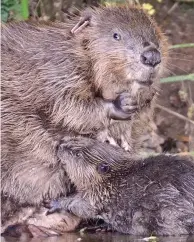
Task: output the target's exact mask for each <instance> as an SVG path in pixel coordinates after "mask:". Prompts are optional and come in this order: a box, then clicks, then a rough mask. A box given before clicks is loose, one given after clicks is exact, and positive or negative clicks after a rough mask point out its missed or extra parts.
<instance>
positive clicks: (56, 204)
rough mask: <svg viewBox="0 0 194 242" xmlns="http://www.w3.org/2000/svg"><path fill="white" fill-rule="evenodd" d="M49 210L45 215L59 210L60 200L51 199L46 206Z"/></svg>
mask: <svg viewBox="0 0 194 242" xmlns="http://www.w3.org/2000/svg"><path fill="white" fill-rule="evenodd" d="M47 208H49V210H48V211H47V212H46V215H49V214H52V213H55V212H59V211H60V210H61V206H60V202H59V201H51V202H50V204H49V206H47Z"/></svg>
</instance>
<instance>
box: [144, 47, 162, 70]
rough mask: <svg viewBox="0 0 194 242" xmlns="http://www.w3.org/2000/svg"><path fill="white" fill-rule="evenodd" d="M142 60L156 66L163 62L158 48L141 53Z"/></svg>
mask: <svg viewBox="0 0 194 242" xmlns="http://www.w3.org/2000/svg"><path fill="white" fill-rule="evenodd" d="M141 62H142V63H143V64H144V65H148V66H151V67H155V66H156V65H158V64H159V63H160V62H161V56H160V52H159V51H158V50H157V49H156V48H152V49H148V50H146V51H144V52H143V54H142V55H141Z"/></svg>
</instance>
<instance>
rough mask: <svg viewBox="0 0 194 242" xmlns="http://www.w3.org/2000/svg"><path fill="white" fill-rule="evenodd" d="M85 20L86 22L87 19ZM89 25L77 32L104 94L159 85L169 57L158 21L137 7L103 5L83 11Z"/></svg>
mask: <svg viewBox="0 0 194 242" xmlns="http://www.w3.org/2000/svg"><path fill="white" fill-rule="evenodd" d="M84 20H85V22H84ZM82 21H83V22H84V23H86V27H84V29H83V30H82V31H81V33H78V34H77V35H78V36H79V37H80V38H81V39H82V41H83V45H84V46H85V49H86V50H88V53H89V56H90V58H91V60H92V64H93V70H94V73H93V75H94V78H95V83H94V85H95V87H96V88H97V89H98V91H99V92H100V93H101V95H102V96H103V97H104V98H108V99H109V98H110V99H111V98H115V96H116V95H117V93H119V92H122V91H127V90H129V89H130V90H131V89H132V91H133V92H134V95H135V94H136V91H137V90H138V89H140V88H142V87H145V86H149V87H150V86H152V87H154V88H155V84H156V83H157V81H158V79H159V77H160V75H161V74H162V73H163V69H164V65H165V62H166V61H165V59H166V57H167V46H166V40H165V38H164V36H163V35H162V33H161V32H160V30H159V28H158V26H157V25H156V23H155V22H154V21H153V20H152V19H151V18H150V17H149V16H148V15H147V14H146V13H145V12H144V11H143V10H142V9H140V8H137V7H127V6H125V7H104V8H103V7H100V8H95V9H89V10H86V11H85V12H83V13H82Z"/></svg>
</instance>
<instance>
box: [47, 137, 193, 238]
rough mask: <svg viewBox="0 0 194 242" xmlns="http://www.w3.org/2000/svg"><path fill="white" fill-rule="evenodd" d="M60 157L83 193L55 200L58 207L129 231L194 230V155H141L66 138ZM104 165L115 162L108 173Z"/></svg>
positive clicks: (174, 232) (166, 232)
mask: <svg viewBox="0 0 194 242" xmlns="http://www.w3.org/2000/svg"><path fill="white" fill-rule="evenodd" d="M58 155H59V157H60V158H61V161H62V162H63V163H64V165H65V167H66V170H67V173H68V175H69V177H70V179H71V180H72V182H74V183H75V185H76V187H77V193H76V194H75V195H72V196H70V197H66V198H60V199H59V200H58V201H54V202H52V203H51V206H52V209H53V208H54V209H56V208H62V209H65V210H66V209H68V211H71V212H72V213H73V214H75V215H78V216H80V217H81V218H86V219H89V218H102V219H104V221H105V222H106V223H108V224H110V225H111V226H112V228H113V229H115V230H117V231H119V232H122V233H127V234H133V235H144V236H150V235H181V234H194V160H193V159H192V160H189V159H187V158H185V157H178V156H168V155H158V156H153V157H148V158H145V159H139V158H137V157H130V156H129V154H128V153H126V152H124V151H123V150H122V149H121V148H119V147H118V148H116V147H112V146H110V145H108V144H102V143H99V142H97V141H94V140H90V139H84V138H75V139H70V140H65V141H64V143H63V144H62V145H61V146H60V148H59V152H58ZM102 164H103V165H105V164H106V165H108V166H109V170H108V172H107V173H103V172H102V171H101V170H99V167H100V165H102ZM83 170H84V171H86V172H83Z"/></svg>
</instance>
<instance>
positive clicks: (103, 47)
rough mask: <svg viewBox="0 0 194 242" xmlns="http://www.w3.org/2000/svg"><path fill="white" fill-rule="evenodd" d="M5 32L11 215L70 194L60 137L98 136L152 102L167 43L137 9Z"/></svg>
mask: <svg viewBox="0 0 194 242" xmlns="http://www.w3.org/2000/svg"><path fill="white" fill-rule="evenodd" d="M1 38H2V41H1V44H2V46H1V51H2V53H1V54H2V88H1V89H2V169H1V173H2V182H1V185H2V186H1V192H2V196H4V197H5V199H3V201H6V203H4V202H3V203H2V206H3V210H4V211H5V213H4V217H3V221H9V219H10V218H13V217H14V216H13V215H14V213H15V210H17V211H18V209H19V208H21V209H22V208H23V207H26V206H28V205H30V206H40V205H41V204H42V202H43V201H44V199H55V198H57V197H58V196H60V195H66V194H67V193H68V192H69V190H70V181H69V179H68V177H67V176H66V173H65V171H64V169H62V168H61V165H60V163H59V160H58V159H57V156H56V146H57V144H58V142H59V141H60V140H61V138H63V137H65V136H69V135H71V133H73V134H75V135H76V134H81V135H89V136H93V137H94V138H95V137H96V136H98V134H99V132H101V131H103V130H104V129H105V128H107V129H108V127H109V123H110V120H111V119H118V120H121V119H122V120H127V119H131V117H132V115H133V114H134V112H141V110H142V108H141V107H143V106H145V105H144V104H145V103H149V101H150V100H151V99H152V97H153V93H155V89H156V86H157V85H156V80H157V79H158V77H159V75H160V74H161V73H162V70H163V67H164V63H165V56H166V41H165V39H164V37H163V35H162V34H161V32H160V31H159V28H158V27H157V25H156V24H155V23H154V22H153V21H152V20H151V19H150V18H149V17H148V16H147V15H146V14H145V13H144V12H143V11H142V10H141V9H139V8H135V7H131V8H129V7H109V8H95V9H93V10H92V9H90V10H89V11H85V12H83V13H82V14H81V19H79V17H75V19H73V20H70V21H69V23H67V24H61V23H52V24H51V23H49V24H46V23H45V24H40V23H30V22H20V23H10V24H8V25H4V26H2V33H1ZM152 83H153V84H152ZM150 85H151V86H150ZM140 90H141V91H140ZM142 90H146V95H145V96H146V97H145V98H144V95H143V93H144V91H142ZM139 93H141V95H139ZM149 99H150V100H149ZM116 125H117V126H119V125H120V126H121V127H122V124H119V123H116ZM129 126H130V125H129ZM125 127H126V126H124V128H125ZM119 130H120V129H119ZM121 130H122V128H121ZM119 132H120V131H119ZM129 140H130V137H129ZM9 200H10V201H9ZM7 204H9V205H8V206H7ZM16 204H17V209H15V205H16ZM12 205H13V206H12ZM13 207H14V208H13ZM30 214H31V213H30Z"/></svg>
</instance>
